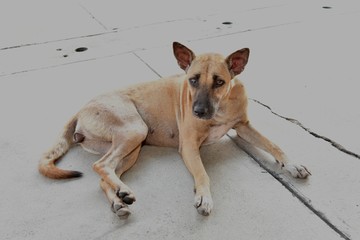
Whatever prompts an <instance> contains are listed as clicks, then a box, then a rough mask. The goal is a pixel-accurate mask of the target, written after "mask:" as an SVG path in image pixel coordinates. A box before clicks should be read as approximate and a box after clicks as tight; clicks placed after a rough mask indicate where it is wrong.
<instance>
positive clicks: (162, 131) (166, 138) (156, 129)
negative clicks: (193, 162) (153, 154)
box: [145, 124, 179, 147]
mask: <svg viewBox="0 0 360 240" xmlns="http://www.w3.org/2000/svg"><path fill="white" fill-rule="evenodd" d="M145 144H147V145H154V146H162V147H178V146H179V131H178V130H177V128H176V127H174V126H169V125H166V124H165V125H155V126H154V125H153V126H151V127H149V133H148V135H147V137H146V139H145Z"/></svg>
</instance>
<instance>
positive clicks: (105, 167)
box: [93, 120, 148, 204]
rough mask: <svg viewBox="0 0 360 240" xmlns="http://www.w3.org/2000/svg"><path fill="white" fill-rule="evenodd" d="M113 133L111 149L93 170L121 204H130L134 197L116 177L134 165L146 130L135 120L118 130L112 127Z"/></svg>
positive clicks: (143, 125) (96, 163)
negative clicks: (113, 192)
mask: <svg viewBox="0 0 360 240" xmlns="http://www.w3.org/2000/svg"><path fill="white" fill-rule="evenodd" d="M136 122H138V123H136ZM130 125H131V126H130ZM113 131H114V134H113V139H112V146H111V148H110V149H109V151H108V152H107V153H106V154H105V155H104V156H103V157H102V158H101V159H100V160H98V161H97V162H95V163H94V165H93V168H94V170H95V171H96V172H97V173H98V174H99V175H100V176H101V178H102V179H103V180H104V181H105V182H106V183H107V184H108V185H109V186H110V187H111V188H112V189H113V190H114V191H115V194H116V195H117V196H118V197H119V198H120V199H121V200H122V201H123V202H125V203H126V204H132V203H133V202H134V201H135V196H134V194H133V193H132V191H131V190H130V188H129V187H128V186H126V185H125V184H124V183H123V182H122V181H121V180H120V178H119V176H118V175H121V174H122V173H123V172H125V171H126V170H127V169H129V168H130V167H131V166H132V165H133V163H135V161H136V159H137V156H138V152H139V150H140V147H139V146H141V144H142V142H143V141H144V140H145V138H146V136H147V133H148V128H147V126H146V125H145V123H144V122H143V121H142V120H135V121H133V122H131V123H129V126H126V124H125V125H123V126H121V128H119V129H116V128H115V127H114V128H113ZM132 156H136V157H132ZM124 160H125V161H124ZM116 172H118V174H117V173H116Z"/></svg>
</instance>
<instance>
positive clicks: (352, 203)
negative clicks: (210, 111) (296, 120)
mask: <svg viewBox="0 0 360 240" xmlns="http://www.w3.org/2000/svg"><path fill="white" fill-rule="evenodd" d="M249 115H250V117H251V118H250V119H251V121H252V123H253V125H254V126H255V127H256V128H257V129H258V130H259V131H260V132H262V133H263V134H264V135H265V136H268V137H269V138H270V139H272V140H273V141H274V142H275V143H277V144H278V145H279V146H281V147H282V148H283V150H284V151H285V152H286V153H287V154H288V156H289V158H290V160H291V161H292V162H296V163H299V164H303V165H305V166H307V167H308V168H309V169H310V171H311V172H312V174H313V176H312V177H311V178H309V180H308V181H307V182H306V183H305V184H304V182H302V181H294V179H292V178H291V177H289V176H288V175H284V174H283V172H282V171H280V170H279V169H278V168H277V166H275V164H273V158H272V157H271V156H269V155H268V154H265V153H264V152H262V151H260V150H258V149H255V148H253V147H251V146H249V145H248V144H246V143H244V141H241V140H239V139H238V138H234V139H236V140H235V142H237V143H238V145H239V146H241V147H242V148H243V149H245V150H246V151H247V152H248V153H249V154H250V155H251V156H253V157H255V159H258V160H259V161H261V162H262V163H264V164H265V165H266V166H267V167H268V168H269V169H270V171H274V172H275V173H277V174H279V178H280V181H281V182H283V183H284V184H285V185H287V186H288V187H290V188H291V189H293V190H294V191H295V192H296V193H297V194H299V196H300V198H302V199H303V200H304V201H305V202H306V203H307V204H309V205H310V206H311V207H313V208H314V209H316V210H317V211H318V213H319V214H320V215H322V216H323V217H324V218H325V219H327V220H328V221H329V222H331V223H332V224H334V225H335V226H336V227H338V228H339V230H340V231H342V232H344V233H345V234H347V236H349V237H350V238H351V239H358V238H359V237H360V228H359V224H358V223H359V221H360V214H359V213H360V212H359V211H360V207H359V204H360V202H359V199H360V193H359V191H358V188H359V186H360V177H359V174H357V169H358V168H359V167H360V161H359V159H356V158H354V157H351V156H349V155H347V154H345V153H343V152H340V151H339V150H337V149H336V148H334V147H332V146H331V145H330V144H329V143H327V142H324V141H323V140H322V139H318V138H315V137H314V136H312V135H310V134H309V133H307V132H306V131H304V130H303V129H301V128H300V127H298V126H297V125H295V124H293V123H291V122H288V121H286V120H284V119H281V118H279V117H277V116H276V115H274V114H272V113H271V112H270V111H269V109H267V108H265V107H263V106H261V105H259V104H257V103H255V102H253V101H250V104H249ZM230 136H232V137H234V136H236V133H234V132H231V133H230ZM269 162H270V163H269ZM344 186H346V187H344Z"/></svg>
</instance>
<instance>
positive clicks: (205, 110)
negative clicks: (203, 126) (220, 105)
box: [193, 102, 214, 119]
mask: <svg viewBox="0 0 360 240" xmlns="http://www.w3.org/2000/svg"><path fill="white" fill-rule="evenodd" d="M213 113H214V109H213V107H211V105H210V104H209V103H196V102H195V104H194V105H193V114H194V116H195V117H198V118H201V119H211V118H212V116H213Z"/></svg>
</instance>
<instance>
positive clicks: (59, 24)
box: [0, 0, 105, 49]
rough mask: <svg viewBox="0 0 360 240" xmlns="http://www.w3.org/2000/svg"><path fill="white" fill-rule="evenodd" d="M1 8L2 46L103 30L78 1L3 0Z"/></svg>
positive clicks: (25, 43) (46, 40) (52, 39)
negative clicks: (29, 0)
mask: <svg viewBox="0 0 360 240" xmlns="http://www.w3.org/2000/svg"><path fill="white" fill-rule="evenodd" d="M1 5H2V7H1V9H0V29H1V40H0V49H3V48H8V47H16V46H22V45H27V44H39V43H44V42H48V41H55V40H59V39H67V38H71V37H74V36H84V35H89V34H92V33H94V32H96V33H98V32H103V31H104V30H105V29H104V28H103V27H102V26H101V25H99V23H98V22H96V21H95V20H94V19H93V18H92V17H91V15H89V13H88V12H86V11H85V10H84V9H83V8H82V7H81V5H79V4H78V3H77V2H74V1H68V0H64V1H46V0H33V1H31V2H28V1H21V0H15V1H13V0H3V1H2V2H1Z"/></svg>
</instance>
